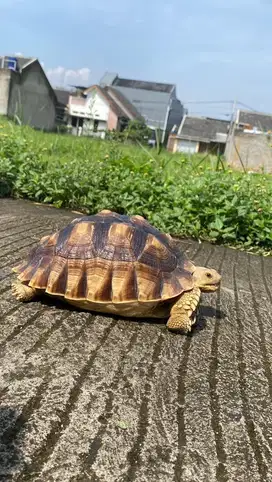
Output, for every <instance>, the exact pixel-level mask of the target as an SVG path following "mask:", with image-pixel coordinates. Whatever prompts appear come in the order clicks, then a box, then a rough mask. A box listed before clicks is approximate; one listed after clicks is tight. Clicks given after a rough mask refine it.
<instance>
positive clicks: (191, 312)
mask: <svg viewBox="0 0 272 482" xmlns="http://www.w3.org/2000/svg"><path fill="white" fill-rule="evenodd" d="M200 294H201V291H200V289H199V288H194V289H192V290H191V291H187V292H186V293H183V294H182V295H181V297H180V298H179V299H178V300H177V301H176V303H175V304H174V305H173V306H172V308H171V311H170V317H169V319H168V322H167V325H166V326H167V328H168V329H169V330H171V331H176V332H182V333H188V332H189V331H191V328H192V325H193V324H194V323H195V322H196V315H195V311H196V308H197V305H198V303H199V300H200Z"/></svg>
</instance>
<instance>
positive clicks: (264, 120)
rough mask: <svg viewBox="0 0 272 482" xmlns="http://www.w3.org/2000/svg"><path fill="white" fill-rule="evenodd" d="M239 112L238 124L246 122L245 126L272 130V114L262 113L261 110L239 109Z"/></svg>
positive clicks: (265, 130)
mask: <svg viewBox="0 0 272 482" xmlns="http://www.w3.org/2000/svg"><path fill="white" fill-rule="evenodd" d="M237 114H238V115H237V124H244V126H248V128H252V129H253V128H257V129H258V130H260V131H264V132H267V131H271V130H272V114H262V113H260V112H251V111H246V110H239V111H238V113H237Z"/></svg>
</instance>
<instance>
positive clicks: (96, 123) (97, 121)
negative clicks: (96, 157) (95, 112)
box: [93, 119, 99, 132]
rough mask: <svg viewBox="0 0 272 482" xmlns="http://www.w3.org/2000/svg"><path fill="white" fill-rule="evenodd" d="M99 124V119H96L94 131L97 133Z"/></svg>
mask: <svg viewBox="0 0 272 482" xmlns="http://www.w3.org/2000/svg"><path fill="white" fill-rule="evenodd" d="M98 124H99V120H98V119H94V123H93V131H94V132H97V129H98Z"/></svg>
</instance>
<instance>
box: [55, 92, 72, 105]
mask: <svg viewBox="0 0 272 482" xmlns="http://www.w3.org/2000/svg"><path fill="white" fill-rule="evenodd" d="M54 92H55V94H56V97H57V100H58V103H59V104H63V105H67V104H68V102H69V96H70V95H71V91H70V90H67V89H54Z"/></svg>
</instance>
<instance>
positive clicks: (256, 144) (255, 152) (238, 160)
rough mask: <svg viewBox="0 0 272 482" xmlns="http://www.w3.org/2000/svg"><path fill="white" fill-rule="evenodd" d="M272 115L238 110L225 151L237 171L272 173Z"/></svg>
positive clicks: (227, 159)
mask: <svg viewBox="0 0 272 482" xmlns="http://www.w3.org/2000/svg"><path fill="white" fill-rule="evenodd" d="M271 133H272V114H266V113H260V112H252V111H247V110H237V112H236V116H235V119H234V122H233V123H232V126H231V132H230V136H229V138H228V142H227V145H226V150H225V157H226V161H227V163H228V164H229V165H230V166H231V167H234V168H236V169H243V170H251V171H256V172H265V173H272V137H271Z"/></svg>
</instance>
